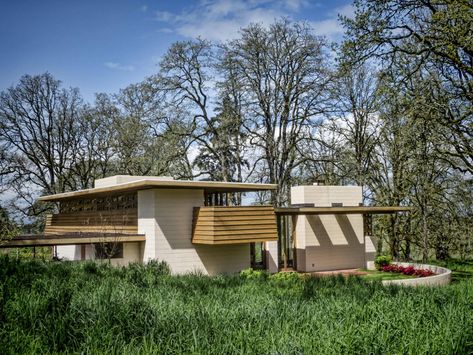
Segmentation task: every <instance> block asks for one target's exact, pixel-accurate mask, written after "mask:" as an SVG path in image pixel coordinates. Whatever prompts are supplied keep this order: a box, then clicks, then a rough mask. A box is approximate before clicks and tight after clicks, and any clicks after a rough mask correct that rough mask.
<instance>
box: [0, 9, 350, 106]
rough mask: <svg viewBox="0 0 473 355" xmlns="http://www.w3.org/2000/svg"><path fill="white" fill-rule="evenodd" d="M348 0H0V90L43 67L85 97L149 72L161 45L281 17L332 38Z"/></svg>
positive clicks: (229, 33) (215, 36) (229, 34)
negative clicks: (309, 25) (339, 16)
mask: <svg viewBox="0 0 473 355" xmlns="http://www.w3.org/2000/svg"><path fill="white" fill-rule="evenodd" d="M350 4H351V1H343V0H332V1H309V0H275V1H270V0H248V1H231V0H202V1H178V0H172V1H171V0H170V1H164V0H154V1H152V0H149V1H146V0H145V1H140V0H114V1H112V0H95V1H93V0H0V6H1V7H0V39H1V48H2V49H1V53H0V90H4V89H6V88H7V87H9V86H11V85H12V84H15V83H16V82H18V80H19V78H20V77H21V76H22V75H24V74H39V73H43V72H45V71H49V72H50V73H51V74H53V75H54V76H55V77H56V78H57V79H60V80H61V81H62V82H63V84H64V85H65V86H67V87H69V86H71V87H78V88H79V89H80V90H81V93H82V95H83V96H84V98H85V99H86V100H87V101H92V100H93V98H94V93H96V92H107V93H114V92H117V91H118V90H119V89H120V88H124V87H125V86H127V85H128V84H131V83H135V82H139V81H141V80H143V79H144V78H145V77H146V76H148V75H151V74H153V73H155V72H156V71H157V63H158V61H159V59H160V57H161V56H162V55H163V54H164V53H165V51H166V49H167V48H168V47H169V45H170V44H171V43H173V42H175V41H177V40H183V39H189V38H193V37H196V36H199V35H200V36H202V37H203V38H207V39H211V40H215V41H225V40H227V39H231V38H234V37H236V36H238V29H239V28H241V27H244V26H246V25H248V24H249V23H251V22H260V23H263V24H269V23H271V22H272V21H273V20H274V19H275V18H278V17H281V16H286V17H289V18H291V19H294V20H306V21H308V22H309V23H310V24H311V25H312V26H313V27H314V30H315V31H316V32H317V33H318V34H320V35H324V36H327V37H328V38H329V39H333V40H337V39H340V37H341V34H342V32H341V31H342V29H341V27H340V25H339V24H338V22H337V14H338V13H341V14H344V15H348V16H349V15H350V14H352V12H353V9H352V7H351V5H350Z"/></svg>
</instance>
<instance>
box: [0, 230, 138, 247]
mask: <svg viewBox="0 0 473 355" xmlns="http://www.w3.org/2000/svg"><path fill="white" fill-rule="evenodd" d="M145 240H146V237H145V235H144V234H116V233H70V234H30V235H19V236H17V237H14V238H13V239H11V240H8V241H6V242H5V243H2V244H0V248H22V247H40V246H41V247H44V246H52V245H76V244H94V243H131V242H144V241H145Z"/></svg>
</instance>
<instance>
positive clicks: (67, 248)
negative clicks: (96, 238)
mask: <svg viewBox="0 0 473 355" xmlns="http://www.w3.org/2000/svg"><path fill="white" fill-rule="evenodd" d="M140 244H142V243H140V242H134V243H123V258H113V259H110V262H111V264H112V265H115V266H124V265H128V264H129V263H131V262H141V260H142V257H141V245H140ZM84 247H85V260H95V246H94V245H93V244H86V245H84ZM57 254H58V257H59V258H61V259H64V260H82V246H81V245H60V246H57Z"/></svg>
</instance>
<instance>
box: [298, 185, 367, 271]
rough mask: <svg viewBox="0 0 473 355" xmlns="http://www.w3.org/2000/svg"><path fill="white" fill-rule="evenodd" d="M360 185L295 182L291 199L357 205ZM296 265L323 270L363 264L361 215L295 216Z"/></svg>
mask: <svg viewBox="0 0 473 355" xmlns="http://www.w3.org/2000/svg"><path fill="white" fill-rule="evenodd" d="M362 198H363V197H362V188H361V186H296V187H293V188H291V203H292V204H299V203H313V204H314V206H316V207H330V206H332V204H333V203H342V204H343V206H358V205H359V204H360V203H361V202H362ZM296 252H297V269H298V270H299V271H305V272H311V271H326V270H341V269H352V268H363V267H366V260H365V242H364V235H363V216H362V215H361V214H360V215H358V214H348V215H310V216H303V215H301V216H298V219H297V226H296Z"/></svg>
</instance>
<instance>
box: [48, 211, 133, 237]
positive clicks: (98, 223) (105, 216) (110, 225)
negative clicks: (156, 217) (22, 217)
mask: <svg viewBox="0 0 473 355" xmlns="http://www.w3.org/2000/svg"><path fill="white" fill-rule="evenodd" d="M79 232H81V233H116V234H137V233H138V211H137V209H136V208H134V209H125V210H111V211H95V212H92V211H78V212H70V213H58V214H53V215H49V216H48V217H47V219H46V227H45V229H44V234H48V235H56V234H76V233H79Z"/></svg>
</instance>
